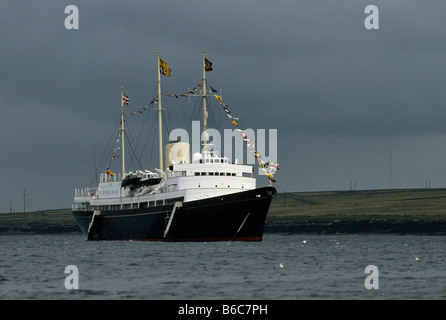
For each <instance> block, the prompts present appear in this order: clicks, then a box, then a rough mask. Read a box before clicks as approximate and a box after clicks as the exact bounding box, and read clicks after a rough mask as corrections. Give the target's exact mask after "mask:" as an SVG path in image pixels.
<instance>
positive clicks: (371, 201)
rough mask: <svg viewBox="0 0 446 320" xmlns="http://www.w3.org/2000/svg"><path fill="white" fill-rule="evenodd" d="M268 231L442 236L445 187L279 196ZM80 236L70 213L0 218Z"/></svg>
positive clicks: (8, 227)
mask: <svg viewBox="0 0 446 320" xmlns="http://www.w3.org/2000/svg"><path fill="white" fill-rule="evenodd" d="M265 231H266V232H322V233H324V232H330V233H343V232H346V233H350V232H403V233H404V232H417V231H419V232H424V233H446V188H442V189H388V190H386V189H383V190H358V191H356V190H355V191H318V192H290V193H279V194H278V195H277V196H276V197H275V199H274V200H273V202H272V204H271V209H270V211H269V214H268V217H267V223H266V226H265ZM11 232H29V233H58V232H60V233H63V232H80V231H79V228H78V227H77V224H76V221H75V220H74V218H73V216H72V214H71V209H54V210H43V211H37V212H26V213H23V212H18V213H12V214H7V213H4V214H0V233H11Z"/></svg>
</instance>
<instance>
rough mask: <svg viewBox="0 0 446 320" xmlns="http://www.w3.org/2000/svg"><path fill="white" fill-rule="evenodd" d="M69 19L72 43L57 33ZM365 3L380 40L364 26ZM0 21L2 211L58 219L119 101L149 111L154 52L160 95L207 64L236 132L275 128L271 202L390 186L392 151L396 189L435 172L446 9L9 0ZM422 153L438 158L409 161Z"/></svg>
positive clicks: (445, 76)
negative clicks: (24, 197) (298, 193)
mask: <svg viewBox="0 0 446 320" xmlns="http://www.w3.org/2000/svg"><path fill="white" fill-rule="evenodd" d="M69 4H74V5H77V6H78V8H79V15H80V17H79V18H80V21H79V26H80V28H79V30H71V31H69V30H66V29H65V28H64V20H65V18H66V17H67V15H66V14H65V13H64V9H65V7H66V6H67V5H69ZM369 4H373V5H376V6H377V7H378V8H379V14H380V15H379V18H380V21H379V22H380V29H379V30H366V29H365V27H364V19H365V17H366V16H367V15H366V14H364V8H365V6H366V5H369ZM0 9H1V10H0V37H1V40H2V48H1V50H0V61H1V62H0V72H1V74H2V79H1V82H0V92H1V96H2V99H1V103H0V105H1V112H2V116H1V120H0V121H1V127H0V134H1V143H2V146H3V149H4V150H6V152H4V156H2V159H1V160H0V162H1V166H2V168H3V170H5V173H4V174H3V177H4V178H3V179H4V181H8V183H7V184H5V183H3V184H2V189H1V198H0V199H1V203H0V212H1V211H7V210H9V201H10V200H13V201H14V202H17V203H19V202H20V201H21V200H20V197H21V194H22V192H23V189H24V188H27V189H29V192H28V193H29V197H32V196H34V204H35V207H34V208H32V209H41V208H44V207H69V205H70V203H71V201H72V190H73V188H75V187H81V186H83V185H84V183H85V181H87V180H89V179H90V177H91V175H92V173H93V167H94V165H93V159H92V153H93V151H92V149H93V146H94V147H95V150H96V153H97V155H98V157H99V154H100V153H102V152H103V150H102V147H103V146H105V145H106V143H107V141H108V139H109V137H110V133H111V132H112V130H113V128H114V127H115V124H116V119H117V117H118V116H119V114H117V113H119V103H120V102H119V95H120V88H121V86H123V87H124V88H125V91H126V93H127V94H128V95H129V96H130V98H131V101H132V103H131V105H132V107H134V108H135V109H138V108H140V107H143V106H144V105H146V104H147V102H148V101H150V99H152V98H153V92H154V88H155V86H156V54H157V51H158V50H160V51H161V55H162V57H163V58H164V59H165V60H166V61H168V62H169V64H170V65H171V67H172V68H173V74H172V76H171V77H170V78H168V79H163V88H164V90H165V91H166V92H168V91H171V92H181V91H184V90H185V89H188V88H190V87H193V86H194V85H196V84H197V83H198V82H199V81H201V70H200V69H199V68H200V64H201V54H202V51H203V50H205V51H206V54H207V57H209V59H210V60H211V61H213V62H214V71H213V72H211V73H209V75H208V77H209V81H210V83H211V84H213V85H215V86H216V87H218V88H222V90H223V96H224V100H225V102H227V103H228V104H230V105H231V106H233V108H234V109H235V110H236V112H237V114H238V115H239V116H241V117H242V118H243V119H244V121H245V122H244V124H246V125H247V126H250V127H254V128H277V129H278V132H279V136H278V137H279V139H278V140H279V141H278V143H279V147H278V150H279V162H281V164H282V170H281V171H282V172H286V174H283V173H282V172H279V176H280V175H281V177H280V178H279V179H278V180H279V183H278V184H277V186H278V188H279V191H282V190H284V189H286V190H290V191H292V190H311V189H313V190H315V189H318V190H325V189H333V188H334V189H336V188H344V187H346V186H347V185H348V181H349V180H350V179H358V180H361V181H363V182H364V183H363V185H364V186H366V187H371V188H373V187H386V186H388V178H387V176H388V175H389V172H388V144H389V136H392V137H393V147H394V148H395V150H394V152H395V154H394V161H399V160H398V159H400V158H398V152H401V153H402V154H405V155H407V156H408V157H410V158H411V159H412V160H411V161H410V162H406V163H403V161H402V159H401V165H400V166H398V167H399V168H400V169H399V170H401V173H400V177H401V178H400V180H399V182H400V185H401V186H412V185H414V184H415V183H419V182H420V181H422V180H423V179H424V178H423V177H424V176H426V175H430V176H435V171H432V172H431V171H429V170H441V166H440V164H439V163H440V161H438V159H444V158H445V152H444V150H443V149H442V148H440V147H438V144H439V143H441V141H442V138H443V137H444V135H445V134H446V132H445V128H446V126H444V119H446V114H445V108H444V101H446V91H445V90H444V89H443V88H444V84H445V83H446V72H445V67H444V66H445V65H446V56H445V52H446V41H445V36H444V30H445V27H446V20H445V19H444V12H445V10H446V3H444V1H430V2H428V3H426V2H425V1H402V0H400V1H381V0H376V1H372V2H369V1H367V2H366V1H349V0H341V1H322V0H320V1H314V0H313V1H309V0H308V1H295V0H293V1H198V0H193V1H94V2H92V1H71V2H69V1H56V2H55V1H12V0H7V1H2V3H1V5H0ZM186 106H191V108H192V106H193V105H189V104H187V105H186ZM172 107H173V108H178V106H177V105H175V104H173V105H172ZM184 109H185V108H184V107H182V108H178V110H177V112H184ZM131 111H134V110H131ZM234 112H235V111H234ZM187 119H189V118H187ZM130 121H134V122H138V121H140V122H142V120H141V118H138V119H131V120H130V119H129V122H130ZM181 125H183V126H187V124H186V125H185V124H181ZM420 145H421V146H424V148H425V152H426V153H430V154H431V153H434V152H435V153H436V154H435V155H431V156H430V157H428V158H427V157H426V156H425V155H424V154H416V153H414V154H413V155H411V156H410V150H415V149H417V148H418V150H420ZM436 146H437V147H436ZM433 159H437V161H435V160H433ZM415 164H418V168H420V169H419V170H423V171H422V172H417V170H415V169H414V168H416V167H417V166H416V165H415ZM427 167H429V168H430V169H429V170H427V169H426V168H427ZM395 170H396V169H395ZM404 170H407V172H411V174H410V175H408V174H407V172H406V171H404ZM426 170H427V171H426ZM428 171H429V173H428ZM437 176H440V174H437ZM402 177H404V179H403V178H402ZM411 177H413V179H412V180H411ZM394 179H395V183H397V182H396V181H398V173H395V174H394ZM296 180H299V181H298V182H297V183H296ZM346 181H347V182H346ZM259 183H260V182H259ZM436 183H437V184H442V183H443V181H442V180H438V181H436ZM6 185H8V187H7V188H6V187H5V186H6ZM55 198H56V199H55ZM17 210H18V209H17Z"/></svg>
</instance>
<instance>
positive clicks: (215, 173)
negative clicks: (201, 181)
mask: <svg viewBox="0 0 446 320" xmlns="http://www.w3.org/2000/svg"><path fill="white" fill-rule="evenodd" d="M195 175H196V176H228V177H229V176H233V177H235V176H236V174H235V172H232V173H231V172H226V173H225V172H195Z"/></svg>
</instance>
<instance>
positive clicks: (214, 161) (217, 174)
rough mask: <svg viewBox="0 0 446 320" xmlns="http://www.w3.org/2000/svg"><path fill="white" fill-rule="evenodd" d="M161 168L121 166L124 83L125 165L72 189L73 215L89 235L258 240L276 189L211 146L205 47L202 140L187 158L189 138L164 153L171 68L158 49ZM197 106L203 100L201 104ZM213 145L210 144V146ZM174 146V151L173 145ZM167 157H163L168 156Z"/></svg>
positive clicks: (95, 237)
mask: <svg viewBox="0 0 446 320" xmlns="http://www.w3.org/2000/svg"><path fill="white" fill-rule="evenodd" d="M157 66H158V72H157V74H158V84H157V87H158V88H157V89H158V97H159V99H157V100H158V101H157V109H156V110H157V113H158V128H159V130H158V133H159V141H158V145H159V150H158V152H159V168H156V169H154V170H136V171H135V172H126V167H125V139H124V135H125V131H126V128H125V127H124V123H125V121H124V120H125V119H124V105H125V104H126V102H127V104H128V100H127V101H126V99H127V98H128V97H127V96H126V95H125V94H124V92H123V88H121V126H120V128H119V129H118V130H119V135H120V143H121V145H120V148H119V149H121V158H122V172H120V173H116V174H115V173H113V172H111V171H110V170H105V172H103V173H100V174H99V180H98V183H97V187H96V188H91V187H89V186H88V185H87V186H86V187H82V188H75V195H74V204H73V206H72V214H73V216H74V218H75V220H76V222H77V224H78V226H79V228H80V230H81V231H82V233H83V234H84V235H85V236H86V238H87V240H135V241H136V240H141V241H262V239H263V232H264V225H265V222H266V217H267V214H268V210H269V208H270V204H271V201H272V199H273V198H274V197H275V195H276V189H275V187H274V186H272V184H271V180H272V179H270V181H268V184H266V185H265V186H263V187H256V178H255V177H254V168H253V166H251V165H245V164H238V163H237V161H235V163H234V162H232V161H230V159H228V158H227V157H224V156H220V155H219V153H218V152H217V151H216V150H213V148H209V145H210V144H209V141H208V139H209V137H208V136H207V134H206V130H207V117H208V112H207V107H206V101H207V99H208V98H209V97H210V96H211V92H209V91H210V90H208V89H207V84H206V72H207V71H208V70H207V69H208V68H209V61H208V60H207V59H206V57H205V53H204V52H203V78H202V83H201V84H202V86H200V91H199V92H198V94H197V96H198V98H201V100H202V104H203V135H202V136H203V137H204V138H203V145H202V149H201V152H196V153H195V154H193V155H192V157H190V145H189V144H188V143H186V142H181V141H177V142H172V143H169V144H167V145H166V146H165V152H166V155H167V153H169V157H168V158H169V161H168V162H166V163H164V160H163V142H162V141H163V137H162V129H161V128H162V123H163V121H162V111H163V109H162V106H161V104H162V99H161V74H164V75H166V72H170V67H169V66H168V65H167V63H165V61H163V60H162V59H161V58H160V54H159V52H158V61H157ZM200 108H201V107H200ZM211 149H212V150H211ZM172 151H175V152H172ZM166 159H167V156H166Z"/></svg>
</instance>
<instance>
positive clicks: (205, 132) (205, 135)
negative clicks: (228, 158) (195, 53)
mask: <svg viewBox="0 0 446 320" xmlns="http://www.w3.org/2000/svg"><path fill="white" fill-rule="evenodd" d="M202 96H203V139H204V140H203V151H204V152H203V154H204V155H207V152H206V151H208V133H207V131H206V130H207V118H208V112H207V110H206V58H205V53H204V51H203V90H202Z"/></svg>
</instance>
